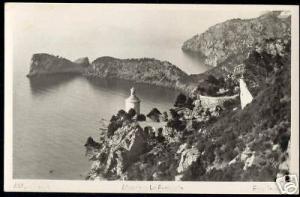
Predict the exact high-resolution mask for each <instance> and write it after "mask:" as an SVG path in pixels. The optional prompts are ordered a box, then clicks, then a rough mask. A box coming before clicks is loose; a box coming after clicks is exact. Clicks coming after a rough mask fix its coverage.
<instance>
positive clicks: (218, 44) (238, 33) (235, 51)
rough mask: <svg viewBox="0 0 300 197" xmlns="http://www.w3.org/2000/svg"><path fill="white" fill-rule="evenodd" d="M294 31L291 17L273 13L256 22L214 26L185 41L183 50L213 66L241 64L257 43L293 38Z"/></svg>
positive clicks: (246, 20) (243, 21)
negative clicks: (228, 63) (231, 63)
mask: <svg viewBox="0 0 300 197" xmlns="http://www.w3.org/2000/svg"><path fill="white" fill-rule="evenodd" d="M290 31H291V17H290V16H285V17H282V15H281V11H273V12H269V13H266V14H264V15H262V16H260V17H258V18H254V19H245V20H242V19H232V20H228V21H225V22H223V23H219V24H217V25H214V26H212V27H210V28H209V29H208V30H207V31H205V32H204V33H202V34H200V35H195V36H194V37H192V38H191V39H189V40H187V41H185V42H184V44H183V46H182V50H183V51H185V52H187V53H193V54H198V55H199V56H201V57H202V58H203V59H204V61H205V63H206V64H208V65H211V66H217V65H219V64H221V63H222V62H225V61H226V60H227V61H233V60H231V59H232V58H233V59H234V61H239V62H241V61H242V60H243V59H245V58H246V56H247V53H248V52H249V50H251V47H252V46H254V45H255V44H256V43H260V42H262V41H263V40H265V39H269V38H282V37H285V36H290Z"/></svg>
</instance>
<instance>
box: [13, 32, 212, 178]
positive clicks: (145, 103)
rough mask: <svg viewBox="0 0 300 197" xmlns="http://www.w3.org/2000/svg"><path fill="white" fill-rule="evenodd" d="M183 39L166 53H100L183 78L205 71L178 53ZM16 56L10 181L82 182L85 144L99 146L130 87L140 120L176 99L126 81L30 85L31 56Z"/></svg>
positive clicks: (48, 79)
mask: <svg viewBox="0 0 300 197" xmlns="http://www.w3.org/2000/svg"><path fill="white" fill-rule="evenodd" d="M161 39H162V40H163V39H164V38H163V37H162V38H161ZM166 39H168V37H167V35H166ZM184 39H185V38H182V39H181V40H176V41H174V42H173V45H172V46H171V47H170V46H169V45H153V44H151V43H149V45H147V44H146V45H145V44H143V45H141V46H135V47H134V48H133V49H130V47H128V46H124V45H120V46H118V44H117V43H114V44H113V45H110V46H105V47H104V48H105V49H106V50H107V51H110V52H111V53H109V54H111V56H114V57H117V58H141V57H151V58H156V59H159V60H167V61H169V62H171V63H172V64H174V65H176V66H178V67H179V68H181V69H182V70H183V71H185V72H187V73H188V74H196V73H202V72H204V71H206V70H207V69H209V68H208V67H207V66H205V65H203V64H201V62H199V61H198V60H196V59H193V58H191V57H189V56H188V55H186V54H184V53H183V52H182V50H181V45H182V42H183V41H184ZM148 46H151V47H148ZM27 47H28V48H30V46H27ZM116 49H117V50H116ZM17 51H18V53H14V57H13V60H14V61H13V65H12V66H13V178H14V179H48V180H49V179H51V180H83V179H85V177H86V175H87V173H88V171H89V169H90V166H91V162H90V161H88V158H87V157H86V156H85V147H84V144H85V142H86V140H87V138H88V137H89V136H91V137H93V138H94V139H95V140H96V141H97V140H98V138H99V134H100V132H101V128H103V127H105V125H106V124H107V121H109V120H110V118H111V116H112V115H113V114H116V113H117V112H118V110H120V109H124V102H125V99H126V98H127V97H128V96H129V94H130V88H131V87H132V86H134V87H135V89H136V94H137V96H138V97H139V98H140V99H141V113H144V114H147V113H148V112H149V111H150V110H151V109H152V108H154V107H156V108H158V109H159V110H160V111H167V110H168V109H169V108H170V107H172V105H173V103H174V99H175V98H176V96H177V95H178V94H179V92H178V91H175V90H171V89H167V88H162V87H157V86H151V85H145V84H135V83H134V82H130V81H124V80H111V79H110V80H108V79H93V80H90V79H87V78H85V77H81V76H68V75H60V76H45V77H43V78H41V79H39V80H34V81H30V80H29V79H28V78H27V77H26V74H27V73H28V72H29V68H30V58H31V53H30V50H27V49H26V47H25V48H23V49H22V50H21V49H18V50H17ZM116 51H117V52H116ZM41 52H43V51H42V50H41ZM145 54H147V55H145ZM66 58H68V57H66ZM90 60H91V61H92V60H93V59H90Z"/></svg>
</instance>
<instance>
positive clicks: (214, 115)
mask: <svg viewBox="0 0 300 197" xmlns="http://www.w3.org/2000/svg"><path fill="white" fill-rule="evenodd" d="M274 42H276V40H274ZM268 43H269V42H268ZM272 43H273V42H272ZM262 46H268V45H265V44H262ZM282 46H283V47H282V50H280V53H278V52H279V51H277V52H276V53H274V51H272V50H271V51H270V50H269V47H263V48H261V50H254V51H252V52H251V54H252V55H250V56H248V58H246V59H245V60H244V64H245V66H244V67H245V70H244V78H245V80H247V81H248V83H249V84H251V83H253V84H256V85H258V86H259V88H256V89H255V87H256V85H253V86H252V85H249V86H250V87H252V88H253V89H252V90H256V91H257V93H256V94H255V96H254V100H253V101H252V103H250V104H248V105H247V106H246V107H245V108H244V109H241V108H240V104H239V102H238V98H237V99H236V100H232V101H231V102H229V103H226V104H225V103H224V106H222V108H220V107H218V106H217V107H213V108H210V107H206V106H205V105H203V104H202V102H201V100H199V99H197V98H196V99H195V98H194V99H192V100H191V98H186V97H185V96H183V95H180V96H178V98H177V99H176V103H175V105H174V108H171V109H170V113H167V112H163V114H165V115H164V117H163V118H162V119H161V121H162V125H163V126H162V127H160V128H153V127H151V126H150V127H149V126H148V127H147V126H145V127H144V128H142V127H140V126H139V125H142V124H139V121H137V120H136V119H135V118H134V117H132V116H129V115H128V114H126V112H122V113H121V111H120V112H118V114H117V115H116V116H113V117H112V119H111V122H110V125H109V127H108V131H109V132H107V136H102V137H101V139H100V143H97V142H94V141H93V140H92V139H90V138H89V140H88V141H87V144H86V147H87V152H88V155H89V158H90V160H92V161H93V165H92V169H91V171H90V173H89V174H88V176H87V179H90V180H96V179H99V178H100V177H102V178H103V177H104V179H124V180H183V181H275V179H276V176H277V175H282V174H288V173H289V140H290V132H291V120H290V110H291V89H290V88H291V81H290V72H291V70H290V69H291V62H290V48H289V47H288V46H289V42H287V43H286V44H283V45H282ZM209 81H214V79H213V78H212V79H209ZM215 83H217V82H215ZM143 125H147V124H143ZM118 139H121V140H118ZM117 142H120V143H117ZM130 144H132V145H130ZM134 144H140V147H139V148H138V146H139V145H134ZM134 149H136V150H139V151H136V150H134ZM133 153H137V154H135V155H134V159H132V157H131V156H130V155H131V154H133ZM100 179H101V178H100Z"/></svg>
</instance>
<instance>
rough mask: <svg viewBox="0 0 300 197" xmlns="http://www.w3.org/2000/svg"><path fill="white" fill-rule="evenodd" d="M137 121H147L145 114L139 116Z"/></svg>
mask: <svg viewBox="0 0 300 197" xmlns="http://www.w3.org/2000/svg"><path fill="white" fill-rule="evenodd" d="M136 120H137V121H146V116H145V115H144V114H139V115H137V117H136Z"/></svg>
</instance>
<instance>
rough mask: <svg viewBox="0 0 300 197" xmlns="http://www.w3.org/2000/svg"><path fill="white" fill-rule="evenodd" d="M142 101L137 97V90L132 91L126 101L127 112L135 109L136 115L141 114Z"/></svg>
mask: <svg viewBox="0 0 300 197" xmlns="http://www.w3.org/2000/svg"><path fill="white" fill-rule="evenodd" d="M140 103H141V101H140V99H139V98H138V97H137V96H136V95H135V89H134V87H132V88H131V89H130V96H129V97H128V98H127V99H126V100H125V110H126V112H129V110H130V109H134V110H135V112H136V114H140Z"/></svg>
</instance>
